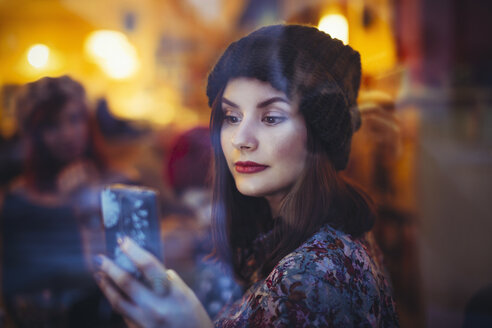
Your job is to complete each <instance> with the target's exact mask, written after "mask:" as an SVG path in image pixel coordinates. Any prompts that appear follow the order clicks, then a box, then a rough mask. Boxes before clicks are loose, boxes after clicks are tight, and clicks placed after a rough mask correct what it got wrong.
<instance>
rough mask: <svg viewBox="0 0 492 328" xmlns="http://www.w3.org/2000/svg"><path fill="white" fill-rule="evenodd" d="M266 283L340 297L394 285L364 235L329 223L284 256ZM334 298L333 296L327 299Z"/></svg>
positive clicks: (308, 293)
mask: <svg viewBox="0 0 492 328" xmlns="http://www.w3.org/2000/svg"><path fill="white" fill-rule="evenodd" d="M265 285H266V287H268V288H269V289H278V290H279V291H280V292H281V293H283V292H285V291H286V292H287V293H289V291H290V290H296V289H299V290H304V291H307V293H306V295H307V296H308V297H311V296H312V295H318V294H321V295H326V296H327V295H331V296H334V295H336V298H340V299H343V298H345V297H351V296H353V295H354V292H355V291H360V292H364V293H374V294H378V293H379V292H380V290H382V289H386V287H388V291H389V290H390V289H391V286H390V283H389V280H387V279H386V276H385V273H384V272H383V271H382V270H381V267H380V266H379V265H378V263H377V261H375V259H374V258H373V256H372V255H371V252H370V249H369V248H368V246H367V241H366V240H365V238H364V237H361V238H353V237H352V236H350V235H348V234H345V233H343V232H341V231H338V230H336V229H333V228H332V227H330V226H323V227H322V228H321V229H320V230H319V231H318V232H317V233H315V234H314V235H313V236H312V237H311V238H310V239H308V240H307V241H306V242H305V243H304V244H303V245H301V246H300V247H299V248H297V249H296V250H294V251H293V252H291V253H290V254H288V255H287V256H286V257H284V258H283V259H282V260H281V261H280V262H279V263H278V264H277V265H276V266H275V268H274V269H273V270H272V272H271V273H270V274H269V275H268V277H267V278H266V279H265ZM333 300H334V299H333V298H331V297H330V299H327V300H326V303H328V304H330V303H332V301H333ZM326 303H325V304H326Z"/></svg>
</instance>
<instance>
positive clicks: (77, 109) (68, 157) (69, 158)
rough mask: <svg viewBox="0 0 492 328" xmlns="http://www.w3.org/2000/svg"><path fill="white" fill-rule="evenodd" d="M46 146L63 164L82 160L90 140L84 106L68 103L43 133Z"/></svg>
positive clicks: (72, 102)
mask: <svg viewBox="0 0 492 328" xmlns="http://www.w3.org/2000/svg"><path fill="white" fill-rule="evenodd" d="M41 137H42V141H43V143H44V145H45V146H46V148H47V150H48V151H49V152H50V153H51V155H52V156H53V157H54V158H55V159H56V160H58V161H60V162H61V163H65V164H69V163H71V162H74V161H77V160H80V159H82V157H83V155H84V153H85V151H86V149H87V146H88V138H89V126H88V118H87V115H86V113H85V109H84V107H83V105H82V104H80V103H79V102H76V101H69V102H67V103H66V104H65V105H64V106H63V108H62V109H61V110H60V112H59V113H58V114H57V115H56V116H55V118H54V119H53V121H51V122H50V123H48V124H47V125H46V126H45V127H44V128H43V129H42V132H41Z"/></svg>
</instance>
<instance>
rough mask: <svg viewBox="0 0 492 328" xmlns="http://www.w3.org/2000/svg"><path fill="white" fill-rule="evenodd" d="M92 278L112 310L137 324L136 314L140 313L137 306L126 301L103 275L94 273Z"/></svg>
mask: <svg viewBox="0 0 492 328" xmlns="http://www.w3.org/2000/svg"><path fill="white" fill-rule="evenodd" d="M94 277H95V279H96V282H97V284H98V285H99V288H101V290H102V292H103V293H104V295H105V296H106V298H107V299H108V301H109V303H110V304H111V306H112V307H113V309H115V310H116V311H118V312H119V313H121V314H122V315H124V316H126V317H128V318H130V320H132V321H135V322H138V316H139V315H138V314H139V312H140V311H139V308H138V306H136V305H134V304H132V303H130V302H129V301H127V300H126V299H125V297H124V296H123V295H122V294H121V292H120V291H118V290H117V289H116V288H115V287H114V285H113V284H112V283H111V282H110V281H109V279H108V278H107V277H105V276H104V274H102V273H96V274H95V276H94Z"/></svg>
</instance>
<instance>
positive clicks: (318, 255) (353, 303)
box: [215, 225, 399, 327]
mask: <svg viewBox="0 0 492 328" xmlns="http://www.w3.org/2000/svg"><path fill="white" fill-rule="evenodd" d="M371 245H373V244H372V243H369V242H368V241H367V239H366V238H359V239H354V238H352V237H351V236H350V235H347V234H344V233H343V232H340V231H337V230H335V229H333V228H331V227H330V226H328V225H325V226H323V227H322V228H321V229H320V231H319V232H318V233H316V234H315V235H314V236H313V237H311V238H310V239H309V240H308V241H306V242H305V243H304V244H303V245H301V246H300V247H299V248H298V249H297V250H295V251H294V252H292V253H290V254H289V255H287V256H286V257H285V258H283V259H282V260H281V261H280V262H279V263H278V264H277V266H276V267H275V268H274V270H273V271H272V272H271V273H270V274H269V275H268V277H267V278H266V279H264V280H262V281H259V282H257V283H256V284H254V285H253V286H251V287H250V288H249V289H248V290H247V291H246V293H245V294H244V296H243V297H242V298H241V299H240V300H238V301H236V302H235V303H233V304H232V305H231V306H230V307H229V308H227V309H225V310H224V311H223V312H222V313H220V314H219V316H218V318H217V319H216V321H215V326H216V327H398V326H399V324H398V318H397V315H396V310H395V304H394V300H393V297H392V289H391V286H390V282H389V280H388V278H387V275H386V273H385V270H384V268H383V266H382V265H381V261H380V258H379V254H380V253H379V254H378V252H376V251H375V247H372V246H371Z"/></svg>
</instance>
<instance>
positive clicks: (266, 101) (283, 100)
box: [258, 97, 290, 108]
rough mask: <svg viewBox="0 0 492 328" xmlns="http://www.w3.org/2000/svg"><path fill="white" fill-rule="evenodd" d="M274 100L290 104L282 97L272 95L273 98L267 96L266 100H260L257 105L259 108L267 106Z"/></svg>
mask: <svg viewBox="0 0 492 328" xmlns="http://www.w3.org/2000/svg"><path fill="white" fill-rule="evenodd" d="M275 102H283V103H286V104H290V102H289V101H288V100H287V99H285V98H283V97H273V98H269V99H267V100H264V101H262V102H261V103H259V104H258V107H259V108H263V107H267V106H268V105H271V104H273V103H275Z"/></svg>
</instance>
